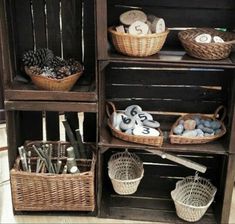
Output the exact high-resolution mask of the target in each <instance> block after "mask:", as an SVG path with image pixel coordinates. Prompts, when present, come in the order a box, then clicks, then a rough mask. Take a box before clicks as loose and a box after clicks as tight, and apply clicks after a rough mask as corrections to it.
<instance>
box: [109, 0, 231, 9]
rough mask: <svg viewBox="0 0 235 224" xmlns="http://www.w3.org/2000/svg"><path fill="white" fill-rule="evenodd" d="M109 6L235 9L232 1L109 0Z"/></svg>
mask: <svg viewBox="0 0 235 224" xmlns="http://www.w3.org/2000/svg"><path fill="white" fill-rule="evenodd" d="M108 4H109V5H130V6H139V7H141V6H157V7H175V8H199V9H203V8H204V9H207V8H211V9H229V8H235V4H234V2H233V1H232V0H225V1H221V0H208V1H206V2H205V1H204V0H197V1H192V2H189V1H187V0H177V1H172V0H159V1H155V0H148V1H144V2H143V1H141V0H129V1H128V2H127V1H125V0H111V1H110V0H109V1H108Z"/></svg>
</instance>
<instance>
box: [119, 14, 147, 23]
mask: <svg viewBox="0 0 235 224" xmlns="http://www.w3.org/2000/svg"><path fill="white" fill-rule="evenodd" d="M119 20H120V22H121V23H122V24H124V25H126V26H130V25H131V24H132V23H134V22H136V21H141V22H143V23H145V22H146V21H147V15H146V14H145V13H144V12H142V11H140V10H129V11H127V12H124V13H122V14H121V15H120V17H119Z"/></svg>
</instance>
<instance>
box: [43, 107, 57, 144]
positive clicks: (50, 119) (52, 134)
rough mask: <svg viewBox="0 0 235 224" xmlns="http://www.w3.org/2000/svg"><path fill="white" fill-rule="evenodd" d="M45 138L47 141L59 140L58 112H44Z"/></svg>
mask: <svg viewBox="0 0 235 224" xmlns="http://www.w3.org/2000/svg"><path fill="white" fill-rule="evenodd" d="M45 116H46V117H45V118H46V122H45V123H46V139H47V140H48V141H58V140H60V130H59V112H53V111H51V112H45Z"/></svg>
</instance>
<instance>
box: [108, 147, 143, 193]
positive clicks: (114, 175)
mask: <svg viewBox="0 0 235 224" xmlns="http://www.w3.org/2000/svg"><path fill="white" fill-rule="evenodd" d="M108 175H109V178H110V179H111V182H112V185H113V188H114V191H115V192H116V193H117V194H120V195H130V194H134V193H135V192H136V191H137V188H138V186H139V183H140V181H141V179H142V178H143V176H144V168H143V163H142V162H141V161H140V159H139V157H138V156H137V155H135V154H134V153H129V152H128V151H127V150H126V151H125V152H120V153H116V154H114V155H112V156H111V158H110V159H109V162H108Z"/></svg>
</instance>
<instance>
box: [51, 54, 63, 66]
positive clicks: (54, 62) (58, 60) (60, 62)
mask: <svg viewBox="0 0 235 224" xmlns="http://www.w3.org/2000/svg"><path fill="white" fill-rule="evenodd" d="M65 65H66V61H65V60H64V59H62V58H60V57H57V56H56V57H54V58H53V59H52V60H51V64H50V66H51V67H52V68H58V67H63V66H65Z"/></svg>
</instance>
